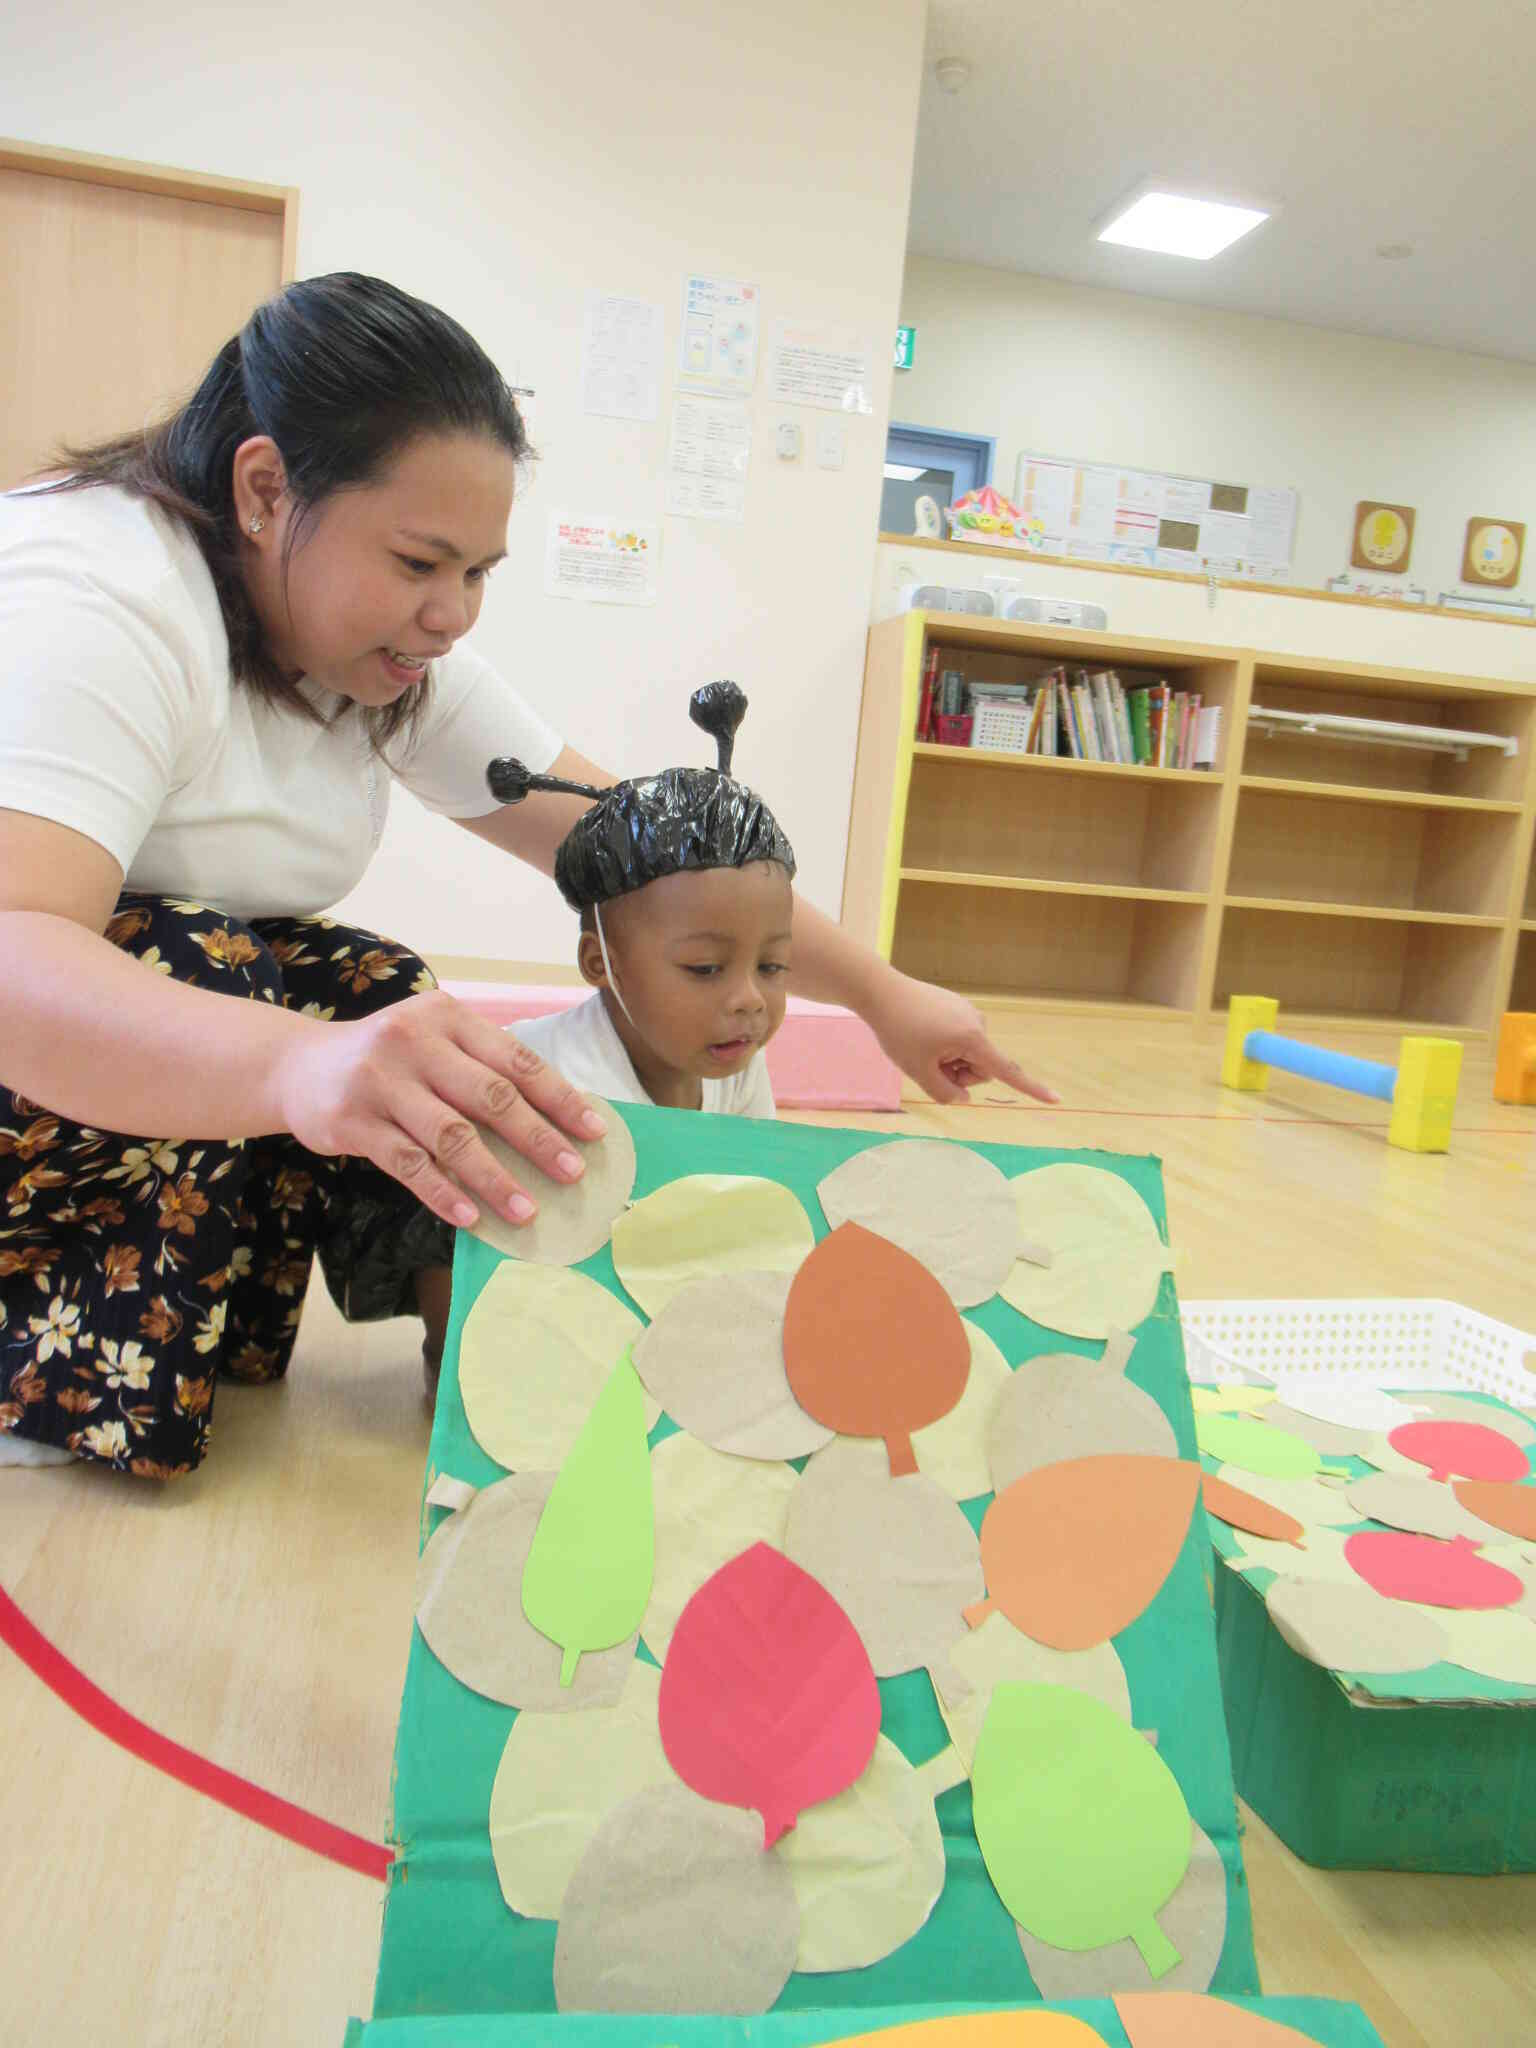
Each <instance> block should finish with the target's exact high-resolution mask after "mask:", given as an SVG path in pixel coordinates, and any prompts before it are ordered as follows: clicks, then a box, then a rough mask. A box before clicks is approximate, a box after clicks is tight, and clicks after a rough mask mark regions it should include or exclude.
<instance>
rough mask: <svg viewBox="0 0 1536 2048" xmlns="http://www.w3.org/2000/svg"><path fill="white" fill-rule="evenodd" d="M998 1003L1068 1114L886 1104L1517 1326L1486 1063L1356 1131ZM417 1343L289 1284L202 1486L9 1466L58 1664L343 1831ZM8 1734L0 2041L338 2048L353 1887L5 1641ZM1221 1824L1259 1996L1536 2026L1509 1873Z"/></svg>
mask: <svg viewBox="0 0 1536 2048" xmlns="http://www.w3.org/2000/svg"><path fill="white" fill-rule="evenodd" d="M997 1022H998V1028H999V1033H1000V1035H1001V1036H1003V1037H1004V1038H1005V1040H1006V1041H1007V1042H1009V1043H1010V1045H1011V1047H1012V1049H1013V1050H1015V1051H1016V1052H1017V1053H1018V1054H1019V1056H1020V1057H1021V1058H1026V1059H1027V1060H1028V1061H1029V1062H1030V1063H1031V1064H1032V1065H1033V1067H1034V1069H1035V1071H1037V1072H1039V1073H1041V1074H1043V1075H1045V1076H1047V1077H1048V1078H1049V1079H1051V1080H1052V1081H1053V1082H1054V1083H1055V1084H1056V1085H1057V1086H1058V1087H1059V1088H1060V1090H1061V1091H1062V1093H1063V1095H1064V1096H1065V1098H1066V1103H1065V1106H1064V1107H1063V1108H1061V1109H1059V1110H1042V1109H1038V1108H1033V1107H1023V1106H1018V1105H1011V1104H1008V1103H1005V1102H1002V1101H1000V1100H999V1101H996V1102H994V1101H991V1100H987V1101H982V1102H980V1103H978V1104H977V1105H976V1106H974V1107H972V1108H971V1109H969V1110H958V1111H956V1110H951V1111H942V1112H941V1111H937V1110H935V1109H933V1108H932V1107H931V1106H927V1105H922V1104H916V1103H914V1104H913V1105H912V1106H911V1108H910V1109H909V1111H908V1112H907V1113H906V1115H905V1116H904V1118H903V1119H902V1122H903V1124H904V1126H905V1128H907V1129H908V1130H909V1131H910V1132H911V1133H913V1134H919V1133H925V1132H926V1133H941V1132H942V1133H952V1134H956V1135H963V1136H966V1137H972V1138H992V1139H999V1140H1006V1141H1008V1142H1011V1143H1020V1144H1051V1145H1071V1146H1101V1147H1105V1148H1108V1149H1111V1150H1117V1151H1125V1152H1155V1153H1157V1154H1159V1155H1160V1156H1161V1158H1162V1160H1163V1163H1164V1171H1165V1175H1166V1180H1167V1188H1168V1203H1169V1211H1170V1216H1171V1222H1172V1236H1173V1242H1174V1245H1175V1247H1176V1249H1177V1252H1178V1254H1179V1264H1178V1283H1179V1287H1180V1290H1181V1292H1182V1293H1183V1294H1185V1295H1186V1296H1189V1297H1191V1298H1200V1297H1214V1296H1245V1295H1246V1296H1261V1295H1329V1294H1333V1295H1361V1294H1366V1295H1399V1294H1420V1295H1440V1296H1446V1297H1449V1298H1451V1299H1453V1300H1458V1301H1462V1302H1465V1303H1467V1304H1469V1305H1471V1306H1472V1307H1474V1308H1478V1309H1481V1310H1484V1311H1485V1312H1487V1313H1488V1314H1490V1315H1493V1316H1497V1317H1500V1318H1502V1319H1503V1320H1505V1321H1507V1322H1511V1323H1515V1324H1518V1325H1519V1326H1520V1327H1522V1328H1525V1329H1536V1286H1533V1283H1532V1278H1531V1234H1532V1225H1533V1220H1536V1145H1533V1138H1536V1111H1523V1112H1522V1111H1516V1110H1507V1109H1506V1110H1500V1109H1498V1108H1497V1107H1496V1106H1495V1105H1494V1104H1493V1103H1492V1101H1491V1099H1490V1067H1489V1063H1488V1060H1487V1058H1486V1056H1483V1057H1479V1056H1477V1055H1475V1054H1474V1055H1472V1056H1470V1057H1469V1061H1468V1066H1467V1070H1466V1074H1465V1078H1464V1081H1463V1086H1462V1107H1461V1110H1460V1114H1459V1120H1458V1122H1459V1128H1458V1131H1457V1135H1456V1140H1455V1149H1454V1151H1453V1152H1452V1153H1451V1154H1450V1155H1449V1156H1447V1157H1444V1158H1415V1157H1411V1156H1409V1155H1407V1154H1404V1153H1398V1152H1394V1151H1391V1150H1389V1149H1388V1147H1387V1145H1386V1143H1385V1139H1384V1124H1385V1115H1384V1112H1382V1111H1381V1106H1380V1105H1377V1104H1374V1103H1366V1102H1361V1103H1359V1105H1358V1107H1359V1110H1360V1114H1361V1119H1362V1121H1361V1124H1359V1125H1356V1124H1354V1123H1352V1122H1349V1121H1344V1120H1343V1119H1345V1118H1347V1117H1350V1116H1352V1115H1353V1113H1354V1110H1355V1108H1356V1103H1355V1099H1354V1098H1346V1097H1342V1096H1338V1095H1334V1094H1330V1093H1327V1092H1325V1091H1322V1090H1320V1089H1316V1088H1313V1087H1311V1086H1309V1085H1308V1084H1305V1083H1303V1082H1299V1081H1296V1082H1292V1081H1287V1080H1283V1078H1282V1077H1276V1080H1275V1082H1274V1083H1273V1086H1272V1092H1271V1094H1270V1096H1269V1097H1268V1098H1267V1099H1250V1098H1236V1097H1229V1096H1224V1095H1223V1094H1222V1092H1221V1090H1220V1089H1219V1088H1218V1087H1217V1086H1216V1085H1215V1080H1214V1076H1215V1072H1216V1066H1217V1054H1216V1050H1215V1039H1214V1038H1213V1037H1212V1036H1210V1035H1208V1034H1207V1035H1202V1036H1201V1037H1200V1038H1198V1039H1191V1037H1190V1036H1188V1035H1187V1034H1185V1033H1183V1032H1176V1031H1174V1030H1172V1029H1169V1028H1167V1027H1159V1026H1131V1025H1125V1024H1119V1023H1112V1022H1097V1021H1091V1022H1084V1021H1083V1020H1079V1019H1070V1020H1069V1019H1048V1020H1037V1019H1023V1018H1017V1017H1006V1016H1005V1017H1001V1018H999V1019H998V1020H997ZM1339 1042H1341V1043H1342V1042H1343V1041H1342V1040H1341V1041H1339ZM1357 1049H1359V1050H1363V1051H1366V1052H1368V1053H1371V1054H1374V1056H1376V1057H1378V1058H1380V1057H1390V1053H1389V1052H1387V1053H1384V1051H1383V1042H1382V1041H1381V1040H1380V1039H1372V1040H1369V1041H1363V1042H1362V1043H1361V1045H1360V1046H1359V1047H1358V1048H1357ZM815 1120H816V1121H822V1122H851V1123H857V1122H861V1121H862V1122H866V1123H868V1124H870V1125H871V1126H874V1127H877V1128H880V1129H883V1130H889V1129H891V1128H893V1125H894V1124H895V1121H896V1120H894V1119H892V1118H889V1117H886V1118H864V1119H860V1118H856V1117H848V1118H837V1117H827V1118H818V1119H815ZM418 1342H419V1332H418V1331H417V1330H416V1328H415V1327H414V1326H412V1325H410V1324H407V1323H405V1322H398V1323H393V1324H385V1325H375V1326H373V1327H372V1328H370V1329H367V1330H364V1331H361V1332H359V1331H356V1330H349V1329H347V1328H346V1327H345V1326H344V1325H343V1324H342V1323H341V1322H340V1321H339V1319H338V1318H337V1316H336V1315H335V1312H334V1311H333V1310H332V1309H331V1307H330V1305H329V1303H328V1302H327V1301H326V1299H325V1297H324V1295H323V1294H316V1295H313V1296H312V1297H311V1300H310V1303H309V1308H308V1312H307V1319H306V1322H305V1326H304V1330H303V1333H302V1335H301V1339H300V1346H299V1355H298V1357H297V1360H296V1362H295V1365H294V1369H293V1373H292V1375H291V1377H290V1379H289V1381H288V1383H287V1384H286V1385H284V1386H282V1387H279V1388H269V1389H251V1388H243V1387H240V1386H236V1385H227V1386H225V1387H223V1388H222V1389H221V1390H220V1393H219V1397H218V1423H217V1431H216V1436H217V1441H216V1442H215V1444H214V1447H213V1452H212V1456H211V1458H210V1461H209V1463H208V1464H207V1465H206V1466H205V1467H204V1469H203V1471H202V1472H201V1473H199V1474H198V1475H197V1476H196V1477H195V1478H193V1479H191V1480H188V1481H186V1482H184V1483H183V1484H181V1485H180V1486H176V1487H172V1488H169V1489H166V1490H163V1491H162V1490H157V1489H155V1488H152V1487H150V1486H147V1485H143V1484H140V1483H138V1482H129V1481H123V1480H113V1479H111V1478H109V1477H105V1476H103V1475H100V1474H96V1473H92V1472H89V1471H86V1470H84V1469H76V1468H71V1469H67V1470H53V1471H42V1472H34V1471H24V1470H15V1469H6V1470H0V1583H3V1584H4V1585H5V1586H6V1587H7V1588H8V1589H9V1590H10V1591H11V1593H12V1594H13V1596H14V1597H15V1598H16V1599H17V1600H18V1601H19V1602H20V1603H21V1605H22V1607H23V1608H24V1609H25V1610H26V1611H27V1613H29V1614H30V1615H31V1616H32V1617H33V1619H34V1620H35V1621H36V1622H37V1623H38V1624H39V1626H40V1627H41V1628H43V1629H44V1630H45V1631H46V1632H47V1633H48V1634H49V1635H50V1636H52V1637H53V1639H54V1640H55V1642H56V1643H57V1644H58V1645H59V1646H60V1647H61V1648H63V1649H64V1650H65V1651H66V1652H67V1654H69V1655H70V1656H71V1657H73V1658H74V1659H75V1660H76V1661H77V1662H78V1663H79V1664H80V1665H81V1666H83V1668H84V1669H85V1671H86V1672H87V1673H88V1674H89V1675H90V1676H91V1677H92V1678H93V1679H95V1680H96V1681H97V1682H98V1683H99V1684H100V1685H102V1686H103V1687H105V1688H106V1689H107V1691H108V1692H110V1693H111V1694H113V1695H114V1696H115V1697H116V1698H117V1699H118V1700H120V1701H121V1702H122V1703H123V1704H124V1705H126V1706H127V1707H129V1708H131V1709H132V1710H133V1711H135V1712H136V1713H138V1714H140V1715H141V1716H143V1718H144V1719H146V1720H147V1721H149V1722H150V1723H151V1725H152V1726H154V1727H156V1728H158V1729H160V1730H162V1731H164V1732H165V1733H167V1734H170V1735H173V1736H175V1737H176V1738H178V1739H179V1740H181V1741H182V1742H185V1743H187V1744H189V1745H190V1746H192V1747H193V1748H196V1749H198V1750H200V1751H202V1752H203V1753H204V1754H206V1755H208V1756H211V1757H213V1758H215V1759H217V1760H218V1761H219V1762H221V1763H224V1764H226V1765H228V1766H230V1767H231V1768H233V1769H235V1770H238V1771H240V1772H242V1773H244V1774H246V1775H248V1776H250V1777H253V1778H255V1779H256V1780H257V1781H258V1782H260V1783H262V1784H264V1785H266V1786H269V1787H271V1788H272V1789H273V1790H276V1791H279V1792H281V1793H283V1794H285V1795H286V1796H287V1797H289V1798H291V1799H294V1800H296V1801H299V1802H300V1803H302V1804H304V1805H307V1806H310V1807H313V1808H314V1809H316V1810H318V1811H319V1812H321V1813H323V1814H325V1815H327V1816H328V1817H330V1818H332V1819H334V1820H337V1821H339V1822H341V1823H343V1824H345V1825H347V1826H349V1827H351V1828H354V1829H356V1830H357V1831H358V1832H360V1833H363V1834H370V1835H377V1834H378V1833H379V1832H380V1831H381V1830H382V1828H383V1826H384V1821H385V1813H386V1807H387V1798H388V1787H389V1774H390V1757H391V1750H392V1743H393V1735H394V1726H395V1718H396V1712H397V1709H398V1705H399V1699H400V1687H401V1682H402V1679H403V1676H404V1670H405V1658H406V1651H407V1647H408V1644H409V1641H410V1633H411V1578H412V1567H413V1562H414V1559H415V1554H416V1518H417V1503H418V1498H419V1491H420V1481H421V1473H422V1467H423V1461H424V1454H425V1451H426V1445H427V1434H428V1418H427V1415H426V1412H425V1409H424V1406H423V1403H422V1397H421V1388H420V1366H419V1362H418ZM0 1728H3V1729H4V1730H5V1738H4V1740H5V1752H4V1768H3V1769H0V1838H3V1839H4V1840H5V1841H7V1842H8V1843H9V1844H10V1845H11V1847H10V1853H9V1854H8V1855H7V1856H6V1857H5V1859H4V1871H3V1876H0V1926H3V1927H4V1928H5V1929H6V1932H7V1953H8V1958H9V1967H8V1968H7V1970H6V1972H5V1976H6V1984H5V1992H4V1996H3V2001H0V2039H3V2040H4V2041H5V2042H6V2043H30V2042H34V2041H37V2042H42V2041H45V2040H46V2041H69V2042H74V2041H107V2040H110V2041H111V2042H113V2044H114V2048H139V2044H151V2043H152V2044H156V2048H160V2044H171V2043H175V2044H178V2048H179V2044H182V2043H187V2042H191V2041H194V2040H195V2041H197V2042H199V2043H205V2044H211V2043H226V2042H227V2043H232V2044H239V2048H261V2044H268V2043H271V2044H274V2048H292V2044H298V2043H303V2044H316V2048H339V2044H340V2041H341V2036H342V2030H343V2026H344V2023H345V2020H346V2018H347V2015H348V2014H349V2013H366V2012H367V2011H368V2010H369V2007H370V2001H371V1987H372V1977H373V1968H374V1962H375V1958H376V1954H377V1944H378V1932H379V1918H380V1893H379V1889H378V1887H377V1886H375V1885H374V1884H372V1883H371V1882H370V1881H368V1880H366V1879H364V1878H361V1877H357V1876H353V1875H351V1874H350V1873H349V1872H347V1871H345V1870H342V1869H339V1868H337V1867H335V1866H333V1865H331V1864H329V1863H325V1862H322V1861H320V1860H319V1859H318V1858H316V1857H314V1856H311V1855H309V1854H307V1853H306V1852H304V1851H302V1850H300V1849H297V1848H292V1847H290V1846H289V1845H288V1844H286V1843H284V1842H282V1841H279V1840H277V1839H276V1838H275V1837H273V1836H271V1835H269V1834H267V1833H265V1832H264V1831H263V1830H261V1829H259V1828H256V1827H253V1826H251V1825H250V1824H248V1823H247V1822H245V1821H242V1820H239V1819H237V1818H235V1817H234V1816H233V1815H231V1814H228V1813H226V1812H225V1811H224V1810H223V1809H222V1808H221V1807H218V1806H215V1805H214V1804H212V1803H211V1802H210V1801H208V1800H206V1799H203V1798H201V1797H199V1796H198V1795H196V1794H194V1793H192V1792H189V1791H185V1790H183V1789H182V1788H181V1787H179V1786H177V1785H175V1784H173V1783H171V1782H169V1781H168V1780H166V1779H165V1778H163V1777H161V1776H160V1775H158V1774H157V1773H154V1772H151V1771H149V1770H148V1769H146V1768H145V1767H144V1766H142V1765H140V1764H137V1763H135V1762H134V1761H132V1760H131V1759H129V1758H128V1757H126V1756H125V1755H123V1754H122V1753H121V1752H120V1751H119V1750H117V1749H115V1748H114V1747H112V1746H111V1745H110V1744H108V1743H107V1742H105V1741H103V1740H102V1739H100V1738H99V1737H97V1736H96V1735H94V1734H93V1733H92V1732H90V1731H89V1730H88V1729H86V1728H85V1727H84V1726H83V1725H82V1724H81V1723H80V1722H78V1721H77V1720H75V1719H74V1718H73V1716H72V1715H71V1714H70V1713H69V1712H67V1711H66V1709H65V1708H64V1707H62V1706H61V1705H59V1704H58V1703H57V1702H56V1701H55V1700H54V1699H53V1697H52V1696H51V1695H50V1694H49V1693H47V1692H46V1691H45V1690H44V1689H43V1687H42V1686H41V1685H40V1684H39V1683H38V1682H37V1681H35V1680H34V1679H33V1678H32V1677H31V1676H30V1674H29V1673H27V1672H26V1671H25V1670H23V1669H22V1668H21V1667H20V1666H19V1665H18V1664H16V1662H15V1661H14V1660H12V1659H10V1658H9V1657H8V1656H6V1655H5V1654H4V1653H3V1652H0ZM1245 1847H1246V1855H1247V1862H1248V1872H1249V1878H1250V1882H1251V1885H1252V1894H1253V1911H1254V1920H1255V1923H1256V1926H1257V1930H1258V1947H1259V1956H1260V1961H1261V1965H1262V1969H1263V1977H1264V1985H1265V1988H1266V1990H1268V1991H1272V1992H1292V1991H1294V1992H1317V1993H1324V1994H1330V1995H1333V1996H1337V1997H1341V1998H1352V1999H1355V2000H1358V2002H1359V2003H1360V2004H1361V2005H1363V2006H1364V2007H1365V2009H1366V2010H1367V2012H1368V2013H1369V2014H1370V2015H1371V2017H1372V2019H1373V2020H1374V2021H1375V2023H1376V2026H1377V2027H1378V2029H1379V2030H1380V2032H1381V2035H1382V2038H1383V2040H1384V2041H1385V2042H1386V2043H1387V2048H1466V2044H1468V2043H1476V2044H1477V2048H1516V2044H1523V2043H1529V2042H1531V2041H1532V2040H1533V2039H1536V2020H1533V2018H1532V2015H1533V2013H1536V1941H1533V1939H1532V1935H1531V1928H1532V1925H1533V1923H1536V1877H1529V1878H1497V1879H1476V1878H1423V1877H1402V1876H1388V1875H1378V1874H1373V1873H1359V1874H1332V1873H1328V1872H1324V1871H1317V1870H1312V1869H1309V1868H1307V1867H1306V1866H1304V1865H1302V1864H1299V1863H1298V1862H1297V1861H1296V1860H1295V1859H1294V1858H1293V1857H1292V1856H1291V1855H1290V1854H1289V1853H1288V1852H1287V1851H1286V1850H1285V1849H1284V1848H1283V1847H1281V1845H1280V1844H1279V1843H1278V1842H1277V1841H1276V1840H1275V1839H1274V1837H1273V1836H1272V1835H1270V1834H1269V1832H1268V1831H1267V1829H1266V1828H1265V1827H1264V1826H1263V1825H1262V1823H1260V1822H1259V1821H1257V1820H1255V1819H1253V1818H1252V1817H1251V1816H1249V1817H1247V1837H1246V1845H1245Z"/></svg>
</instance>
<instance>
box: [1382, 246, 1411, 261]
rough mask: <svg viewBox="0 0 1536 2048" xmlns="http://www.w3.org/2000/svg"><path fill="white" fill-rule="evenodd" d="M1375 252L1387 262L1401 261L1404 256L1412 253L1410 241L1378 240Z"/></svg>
mask: <svg viewBox="0 0 1536 2048" xmlns="http://www.w3.org/2000/svg"><path fill="white" fill-rule="evenodd" d="M1376 254H1377V255H1378V256H1380V257H1382V258H1384V259H1385V261H1386V262H1388V263H1401V262H1402V260H1403V258H1404V257H1405V256H1411V255H1412V254H1413V244H1412V242H1378V243H1377V244H1376Z"/></svg>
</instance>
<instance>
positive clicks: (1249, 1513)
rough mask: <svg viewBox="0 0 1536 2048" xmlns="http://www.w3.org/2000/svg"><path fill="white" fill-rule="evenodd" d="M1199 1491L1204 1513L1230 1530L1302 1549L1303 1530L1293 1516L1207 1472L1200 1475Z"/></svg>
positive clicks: (1304, 1533) (1303, 1542) (1242, 1488)
mask: <svg viewBox="0 0 1536 2048" xmlns="http://www.w3.org/2000/svg"><path fill="white" fill-rule="evenodd" d="M1200 1492H1201V1496H1202V1498H1203V1499H1204V1501H1205V1511H1206V1513H1207V1514H1208V1515H1215V1516H1216V1518H1217V1519H1218V1521H1222V1522H1226V1523H1227V1524H1228V1525H1229V1526H1230V1527H1231V1528H1233V1529H1246V1530H1247V1532H1248V1534H1249V1535H1250V1536H1262V1537H1264V1538H1266V1540H1268V1541H1269V1542H1272V1543H1294V1544H1296V1545H1297V1546H1298V1547H1302V1546H1304V1545H1305V1542H1306V1530H1305V1528H1304V1527H1303V1525H1302V1524H1301V1523H1300V1522H1298V1521H1297V1519H1296V1517H1295V1516H1294V1515H1288V1514H1286V1512H1285V1510H1284V1509H1283V1508H1277V1507H1272V1506H1271V1505H1270V1503H1269V1502H1268V1501H1267V1500H1260V1498H1259V1496H1258V1495H1257V1494H1255V1493H1249V1492H1248V1491H1247V1490H1246V1488H1244V1487H1241V1486H1231V1485H1229V1484H1228V1483H1227V1481H1226V1480H1224V1479H1217V1478H1215V1477H1214V1476H1213V1475H1212V1474H1211V1473H1209V1472H1203V1473H1202V1474H1201V1475H1200Z"/></svg>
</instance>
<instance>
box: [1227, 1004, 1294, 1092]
mask: <svg viewBox="0 0 1536 2048" xmlns="http://www.w3.org/2000/svg"><path fill="white" fill-rule="evenodd" d="M1279 1015H1280V1005H1279V1003H1278V1002H1277V1001H1276V999H1275V998H1274V997H1273V996H1233V997H1232V998H1231V999H1230V1000H1229V1002H1228V1004H1227V1043H1226V1047H1225V1049H1224V1051H1223V1053H1222V1060H1221V1085H1222V1087H1223V1088H1264V1087H1266V1086H1267V1085H1268V1082H1269V1069H1268V1067H1266V1066H1264V1065H1263V1064H1262V1062H1261V1061H1259V1060H1251V1059H1248V1058H1247V1057H1246V1056H1245V1054H1244V1052H1243V1047H1244V1046H1245V1045H1246V1044H1247V1042H1248V1034H1249V1032H1250V1031H1273V1030H1274V1028H1275V1022H1276V1020H1277V1018H1278V1017H1279Z"/></svg>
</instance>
